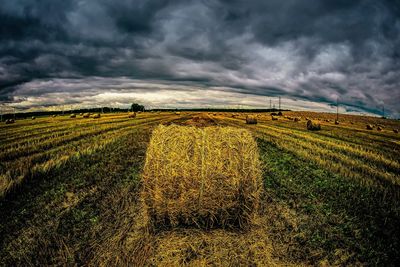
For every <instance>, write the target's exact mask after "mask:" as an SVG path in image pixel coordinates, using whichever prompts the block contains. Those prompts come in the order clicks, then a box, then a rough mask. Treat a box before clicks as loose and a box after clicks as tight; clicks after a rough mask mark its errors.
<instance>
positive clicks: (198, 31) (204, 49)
mask: <svg viewBox="0 0 400 267" xmlns="http://www.w3.org/2000/svg"><path fill="white" fill-rule="evenodd" d="M399 7H400V1H398V0H395V1H393V0H392V1H390V0H386V1H372V0H358V1H346V0H339V1H338V0H327V1H317V0H288V1H278V0H269V1H263V0H257V1H256V0H254V1H239V0H235V1H223V0H220V1H218V0H203V1H194V0H193V1H169V0H140V1H139V0H135V1H131V0H121V1H107V0H97V1H94V0H93V1H84V0H69V1H67V0H66V1H52V0H40V1H33V0H15V1H7V0H0V19H1V22H2V23H1V24H0V102H14V104H15V105H16V104H17V103H19V104H18V105H19V106H21V107H22V106H23V107H24V108H29V105H30V104H29V103H31V106H32V107H38V106H46V105H57V104H63V103H64V101H67V102H71V103H72V102H74V103H75V102H78V101H83V102H85V103H91V104H94V102H95V101H100V100H99V98H98V96H99V95H102V94H104V93H106V92H113V93H114V94H115V95H118V92H120V93H122V92H124V90H128V91H129V94H132V93H134V92H140V93H141V94H143V95H144V96H145V95H146V94H145V92H146V90H148V91H149V92H154V91H157V90H158V91H160V92H161V93H162V92H163V89H162V88H159V87H160V86H159V85H160V84H162V83H166V84H168V90H167V91H168V92H171V91H170V90H171V88H170V87H171V86H173V85H175V86H177V87H181V86H183V85H185V86H184V87H183V89H182V90H183V91H184V92H186V94H184V93H182V92H183V91H182V90H179V91H180V92H181V93H180V94H177V95H176V96H177V97H178V96H179V97H180V98H179V99H178V98H177V99H176V100H175V101H176V104H177V105H188V103H191V104H195V102H193V99H196V97H194V96H193V95H190V94H191V93H192V94H194V95H196V94H197V93H198V92H199V90H200V91H201V90H203V91H204V92H208V94H210V90H216V91H217V92H218V93H219V94H221V92H223V94H224V95H225V93H231V94H232V95H234V96H237V94H242V95H243V96H244V97H246V98H252V97H253V96H252V95H254V96H271V97H273V96H278V95H281V96H282V97H285V98H287V99H293V104H295V101H294V100H295V99H298V100H299V101H305V102H304V103H312V102H315V103H321V104H323V105H325V106H326V107H329V104H332V103H334V102H335V101H336V98H337V97H339V98H340V99H341V102H342V103H343V104H344V105H346V106H347V107H348V108H349V109H354V110H365V111H368V112H378V111H379V110H380V108H381V105H383V104H384V105H385V107H386V109H387V110H388V111H389V112H390V113H391V114H392V115H393V116H399V115H400V110H399V106H398V103H397V102H398V101H399V100H400V90H399V86H400V78H399V77H400V60H399V59H400V8H399ZM61 81H62V82H61ZM99 81H101V82H99ZM127 81H129V82H127ZM132 81H135V82H132ZM138 81H140V82H139V83H137V82H138ZM118 82H119V83H120V84H119V85H118ZM61 83H62V85H61ZM137 84H139V85H140V86H144V87H140V86H137ZM65 85H68V86H65ZM145 85H146V86H145ZM149 85H153V86H150V87H151V88H149ZM191 88H192V89H193V88H196V89H195V90H194V89H193V90H191ZM164 93H165V92H164ZM52 94H59V95H63V96H64V97H68V98H71V99H69V100H66V99H65V98H55V99H56V100H57V101H53V100H52V99H51V98H49V96H51V95H52ZM134 95H136V94H134ZM147 95H148V97H149V98H148V99H143V98H141V101H145V102H146V103H152V102H153V105H156V103H158V104H159V105H165V103H161V102H162V101H161V102H160V101H156V100H154V99H153V100H152V99H151V98H150V97H153V98H154V95H152V94H147ZM121 96H124V94H122V95H121ZM125 96H127V95H126V94H125ZM185 98H186V99H185ZM225 98H226V99H227V97H226V95H225ZM61 99H62V100H61ZM90 99H92V100H90ZM188 99H189V100H188ZM232 99H235V101H239V100H238V99H239V98H238V97H233V98H232ZM232 99H231V101H233V100H232ZM30 101H33V102H30ZM45 101H48V103H47V104H46V103H45ZM168 101H172V100H171V99H169V100H168ZM199 101H200V100H199ZM201 101H202V102H204V103H205V102H207V101H208V102H209V103H210V104H215V105H223V104H227V105H233V103H231V101H228V100H226V101H225V102H224V101H221V99H218V100H216V99H212V97H211V96H210V97H208V98H207V100H205V99H202V100H201ZM290 101H292V100H290ZM121 102H124V100H121ZM21 103H23V104H21ZM256 103H259V104H260V105H261V103H262V101H261V102H257V101H253V104H256ZM311 106H315V105H311V104H310V107H311ZM294 107H295V106H294ZM328 109H329V108H328Z"/></svg>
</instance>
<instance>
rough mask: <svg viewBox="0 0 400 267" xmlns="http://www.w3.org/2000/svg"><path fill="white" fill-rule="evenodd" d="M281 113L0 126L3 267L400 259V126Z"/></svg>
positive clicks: (49, 120) (153, 115) (62, 119)
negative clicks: (310, 124)
mask: <svg viewBox="0 0 400 267" xmlns="http://www.w3.org/2000/svg"><path fill="white" fill-rule="evenodd" d="M283 113H284V114H283V115H282V116H271V114H269V113H254V114H250V113H227V112H215V113H214V112H211V113H196V112H178V113H173V112H145V113H140V114H137V116H136V117H134V116H129V114H127V113H124V114H123V113H115V114H101V116H100V118H93V117H90V118H84V117H83V116H76V118H70V117H69V116H58V117H39V118H36V119H35V120H18V121H16V123H14V124H7V125H6V124H4V123H3V124H1V125H0V148H1V149H0V197H1V200H0V213H1V218H2V219H1V223H0V242H1V243H0V265H5V266H9V265H14V266H15V265H35V266H37V265H96V266H98V265H100V266H124V265H125V266H132V265H160V266H174V265H191V266H204V265H217V266H220V265H221V266H238V265H241V266H249V265H258V266H265V265H286V266H287V265H322V266H329V265H396V263H398V262H399V261H400V258H399V255H398V250H399V249H400V238H399V236H400V229H399V222H400V208H399V207H400V206H399V204H400V201H399V198H400V194H399V192H400V190H399V186H400V185H399V184H400V157H399V155H400V135H399V134H398V133H396V131H398V130H399V129H400V122H399V121H395V120H386V119H380V118H373V117H361V116H352V115H340V117H339V123H336V124H335V120H336V115H335V114H322V113H313V112H283ZM247 116H251V117H253V118H255V119H257V124H246V123H245V120H246V117H247ZM307 119H311V120H313V121H315V122H317V123H319V124H320V125H321V130H320V131H308V130H307V127H306V122H307ZM159 125H164V126H161V128H160V127H159ZM367 125H370V126H372V130H368V129H367ZM157 127H158V128H157ZM162 127H164V128H162ZM171 127H172V128H171ZM209 127H211V128H209ZM221 127H222V128H221ZM154 129H158V130H157V131H159V132H160V133H159V134H160V135H158V139H154V138H153V139H152V141H150V140H151V137H152V133H154ZM160 129H161V130H160ZM163 129H164V130H163ZM165 129H174V130H173V132H169V133H168V131H167V130H165ZM194 129H197V130H194ZM205 129H214V130H205ZM221 129H222V130H221ZM230 129H231V130H230ZM235 129H236V130H235ZM213 131H214V132H213ZM230 131H231V132H230ZM161 132H163V133H164V135H161ZM174 133H175V134H174ZM239 133H240V134H239ZM174 136H175V137H174ZM185 136H187V137H185ZM218 136H220V138H219V137H218ZM245 136H246V137H245ZM239 137H240V138H239ZM173 138H176V139H173ZM179 138H180V139H179ZM235 138H236V139H235ZM243 138H244V139H243ZM249 138H250V139H249ZM155 140H157V141H155ZM168 140H169V141H168ZM177 140H178V141H177ZM235 140H236V141H235ZM243 140H244V141H243ZM246 140H247V141H246ZM152 144H153V145H152ZM147 150H148V151H152V152H151V155H155V156H154V158H153V159H152V160H151V159H150V158H149V154H147V155H146V151H147ZM174 151H175V152H174ZM168 153H169V154H168ZM171 153H172V154H171ZM254 153H255V154H254ZM163 155H165V156H164V157H163ZM182 155H189V156H188V157H183V156H182ZM180 157H181V158H180ZM193 159H195V160H194V161H193ZM229 159H232V160H229ZM252 160H256V161H252ZM157 164H158V165H157ZM197 165H199V166H198V168H196V166H197ZM155 166H156V167H157V168H155ZM165 166H168V167H167V168H165ZM238 166H241V167H240V168H238ZM216 173H217V174H220V177H216V176H215V175H214V174H216ZM250 173H252V174H251V175H250ZM146 177H147V178H146ZM154 177H157V179H154V180H152V179H153V178H154ZM197 177H200V178H201V179H197ZM246 177H247V178H246ZM251 177H252V178H251ZM257 177H258V178H257ZM146 179H147V180H146ZM246 179H247V180H246ZM146 181H148V182H146ZM221 181H222V182H221ZM243 181H248V182H246V183H245V182H243ZM257 181H259V182H258V183H257ZM174 188H176V190H174ZM252 188H253V189H252ZM167 189H168V190H167ZM246 190H247V191H246ZM177 192H178V193H177ZM199 192H201V194H200V195H199ZM199 199H200V200H199ZM150 211H151V212H150ZM237 214H239V215H240V216H237ZM244 226H246V227H244Z"/></svg>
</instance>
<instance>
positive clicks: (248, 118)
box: [246, 116, 257, 124]
mask: <svg viewBox="0 0 400 267" xmlns="http://www.w3.org/2000/svg"><path fill="white" fill-rule="evenodd" d="M246 124H257V119H256V118H255V117H253V116H246Z"/></svg>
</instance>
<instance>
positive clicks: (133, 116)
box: [128, 112, 136, 118]
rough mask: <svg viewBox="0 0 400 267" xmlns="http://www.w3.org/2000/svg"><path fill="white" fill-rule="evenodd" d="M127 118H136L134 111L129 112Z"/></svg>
mask: <svg viewBox="0 0 400 267" xmlns="http://www.w3.org/2000/svg"><path fill="white" fill-rule="evenodd" d="M128 118H136V112H133V113H130V114H129V115H128Z"/></svg>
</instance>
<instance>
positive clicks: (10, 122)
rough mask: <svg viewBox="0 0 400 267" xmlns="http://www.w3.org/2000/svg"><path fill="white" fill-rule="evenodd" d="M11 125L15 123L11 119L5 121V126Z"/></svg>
mask: <svg viewBox="0 0 400 267" xmlns="http://www.w3.org/2000/svg"><path fill="white" fill-rule="evenodd" d="M12 123H15V120H13V119H7V120H6V124H12Z"/></svg>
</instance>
